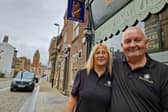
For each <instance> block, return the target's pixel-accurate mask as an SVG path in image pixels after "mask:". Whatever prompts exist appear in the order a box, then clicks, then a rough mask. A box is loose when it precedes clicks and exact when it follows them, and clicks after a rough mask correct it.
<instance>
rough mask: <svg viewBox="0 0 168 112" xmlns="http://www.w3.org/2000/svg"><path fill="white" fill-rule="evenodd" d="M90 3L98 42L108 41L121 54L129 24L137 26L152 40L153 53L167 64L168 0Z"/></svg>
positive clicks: (112, 50) (151, 54) (121, 0)
mask: <svg viewBox="0 0 168 112" xmlns="http://www.w3.org/2000/svg"><path fill="white" fill-rule="evenodd" d="M98 5H99V6H100V7H99V8H100V9H101V8H102V11H106V12H107V14H106V13H103V14H104V15H103V14H102V15H101V14H98V13H96V12H97V11H100V9H97V7H96V6H98ZM91 6H92V11H93V19H94V28H95V42H97V43H100V42H103V43H106V44H107V45H109V47H110V50H111V52H112V53H113V54H117V53H120V52H122V50H121V47H120V43H121V38H122V32H123V31H124V30H125V29H126V28H127V27H129V26H138V27H141V28H142V29H143V30H144V32H145V33H146V36H147V38H148V39H149V49H148V52H149V54H150V56H151V57H152V58H153V59H156V60H158V61H160V62H162V63H165V64H168V57H167V56H168V31H167V29H168V1H167V0H111V1H110V2H108V3H107V2H99V1H93V3H92V4H91ZM114 8H115V9H114ZM97 21H99V23H98V22H97Z"/></svg>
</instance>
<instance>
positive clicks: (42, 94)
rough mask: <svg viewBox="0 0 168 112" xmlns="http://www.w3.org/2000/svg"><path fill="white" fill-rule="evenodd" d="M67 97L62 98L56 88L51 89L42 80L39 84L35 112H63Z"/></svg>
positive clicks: (47, 83) (48, 84)
mask: <svg viewBox="0 0 168 112" xmlns="http://www.w3.org/2000/svg"><path fill="white" fill-rule="evenodd" d="M67 98H68V97H67V96H63V95H62V94H61V93H60V92H58V91H57V90H56V88H51V85H50V83H49V82H46V81H45V80H44V79H42V80H41V82H40V91H39V95H38V100H37V105H36V112H65V106H66V101H67Z"/></svg>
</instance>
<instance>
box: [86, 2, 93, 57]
mask: <svg viewBox="0 0 168 112" xmlns="http://www.w3.org/2000/svg"><path fill="white" fill-rule="evenodd" d="M92 2H93V0H87V2H86V10H88V25H87V27H86V28H85V29H84V35H85V37H86V42H87V55H86V59H88V58H89V55H90V52H91V48H92V46H93V44H94V28H93V16H92V10H91V4H92Z"/></svg>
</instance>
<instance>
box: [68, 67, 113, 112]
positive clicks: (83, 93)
mask: <svg viewBox="0 0 168 112" xmlns="http://www.w3.org/2000/svg"><path fill="white" fill-rule="evenodd" d="M71 94H72V96H77V97H78V106H77V111H76V112H108V108H109V105H110V97H111V77H110V75H109V73H108V72H105V73H104V74H103V75H102V76H101V77H98V75H97V73H96V72H95V71H94V70H92V71H91V72H90V74H89V75H87V73H86V69H82V70H79V71H78V73H77V75H76V77H75V80H74V84H73V88H72V91H71Z"/></svg>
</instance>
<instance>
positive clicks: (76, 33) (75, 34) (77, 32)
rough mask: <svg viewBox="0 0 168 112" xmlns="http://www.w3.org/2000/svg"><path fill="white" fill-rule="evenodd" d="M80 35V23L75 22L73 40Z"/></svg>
mask: <svg viewBox="0 0 168 112" xmlns="http://www.w3.org/2000/svg"><path fill="white" fill-rule="evenodd" d="M78 35H79V22H73V40H74V39H75V38H76V37H77V36H78Z"/></svg>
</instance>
